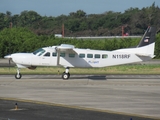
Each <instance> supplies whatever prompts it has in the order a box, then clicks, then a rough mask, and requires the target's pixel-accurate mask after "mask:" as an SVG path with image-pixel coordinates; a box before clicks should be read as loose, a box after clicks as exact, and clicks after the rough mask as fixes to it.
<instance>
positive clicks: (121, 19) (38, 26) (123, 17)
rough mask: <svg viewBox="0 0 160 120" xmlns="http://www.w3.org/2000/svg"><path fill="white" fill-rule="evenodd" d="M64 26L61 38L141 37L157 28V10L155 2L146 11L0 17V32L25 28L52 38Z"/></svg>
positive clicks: (159, 21)
mask: <svg viewBox="0 0 160 120" xmlns="http://www.w3.org/2000/svg"><path fill="white" fill-rule="evenodd" d="M62 24H64V26H65V27H64V31H65V36H70V37H75V36H115V35H116V36H117V35H121V34H122V30H121V28H122V26H124V33H128V34H129V35H139V34H143V33H144V30H145V29H146V28H147V27H148V26H156V27H157V28H158V29H159V28H160V8H159V7H158V6H155V2H154V3H153V4H152V5H151V6H150V7H144V8H142V9H139V8H132V7H131V8H129V9H127V10H125V12H124V13H121V12H113V11H107V12H104V13H102V14H89V15H87V14H86V12H84V11H83V10H78V11H76V12H71V13H69V15H60V16H58V17H54V16H41V15H40V14H38V13H37V12H35V11H22V12H21V13H20V14H16V15H12V13H11V12H10V11H7V12H6V13H0V30H3V29H4V28H9V27H27V28H29V29H30V30H32V31H33V32H34V33H35V34H37V35H54V34H61V33H62Z"/></svg>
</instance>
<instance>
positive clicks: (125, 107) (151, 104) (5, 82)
mask: <svg viewBox="0 0 160 120" xmlns="http://www.w3.org/2000/svg"><path fill="white" fill-rule="evenodd" d="M159 78H160V76H159V75H146V76H143V75H142V76H140V75H138V76H134V75H130V76H127V75H123V76H120V75H117V76H116V75H115V76H114V75H113V76H109V75H108V76H94V75H93V76H92V75H89V76H78V77H77V76H73V77H72V78H71V79H69V80H62V79H60V78H58V76H55V78H54V76H51V75H46V76H43V75H25V76H23V78H22V79H19V80H17V79H15V78H14V76H13V75H1V76H0V106H1V107H0V119H1V118H7V115H8V117H10V119H15V120H20V119H22V117H25V118H23V119H27V117H29V116H31V117H32V118H38V116H40V118H41V117H42V119H44V118H46V119H47V118H48V119H53V118H55V119H59V120H60V119H75V118H76V119H77V120H80V119H86V120H88V119H93V118H94V117H95V118H96V119H106V118H107V119H110V120H113V119H118V120H123V119H128V120H130V119H131V118H132V119H133V120H134V119H136V120H144V119H148V120H151V119H160V79H159ZM15 102H17V103H18V104H19V110H14V107H15V106H14V104H15ZM32 113H34V114H32ZM14 115H15V116H14ZM17 116H18V117H17ZM20 116H21V117H20ZM96 116H97V117H96ZM29 118H30V117H29ZM40 118H39V119H40ZM87 118H88V119H87Z"/></svg>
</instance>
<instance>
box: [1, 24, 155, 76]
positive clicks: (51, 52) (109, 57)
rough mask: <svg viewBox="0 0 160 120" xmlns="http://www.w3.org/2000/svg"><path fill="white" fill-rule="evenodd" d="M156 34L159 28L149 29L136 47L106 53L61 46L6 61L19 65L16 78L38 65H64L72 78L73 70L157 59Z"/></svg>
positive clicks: (10, 57)
mask: <svg viewBox="0 0 160 120" xmlns="http://www.w3.org/2000/svg"><path fill="white" fill-rule="evenodd" d="M155 35H156V28H155V27H148V28H147V30H146V32H145V33H144V35H143V37H142V39H141V41H140V42H139V44H138V45H137V47H135V48H126V49H118V50H114V51H102V50H91V49H79V48H75V47H74V46H73V45H68V44H61V45H60V46H52V47H44V48H40V49H38V50H36V51H34V52H33V53H14V54H11V55H7V56H5V57H4V58H6V59H10V60H12V61H13V62H14V63H15V64H16V65H17V73H16V75H15V78H16V79H20V78H21V77H22V75H21V73H20V68H29V69H35V68H36V67H37V66H64V67H65V71H64V73H63V74H62V78H63V79H68V78H69V77H70V73H69V68H71V67H82V68H83V67H106V66H115V65H121V64H128V63H134V62H141V61H147V60H150V59H152V58H153V57H154V56H155V55H154V48H155Z"/></svg>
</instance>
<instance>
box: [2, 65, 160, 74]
mask: <svg viewBox="0 0 160 120" xmlns="http://www.w3.org/2000/svg"><path fill="white" fill-rule="evenodd" d="M64 70H65V68H63V67H37V68H36V69H35V70H30V69H27V68H25V69H21V70H20V71H21V73H22V74H62V73H63V72H64ZM15 73H16V67H11V68H8V67H0V74H15ZM70 73H71V74H97V75H98V74H102V75H105V74H160V65H139V64H138V65H121V66H112V67H103V68H70Z"/></svg>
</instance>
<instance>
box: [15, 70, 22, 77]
mask: <svg viewBox="0 0 160 120" xmlns="http://www.w3.org/2000/svg"><path fill="white" fill-rule="evenodd" d="M21 77H22V74H21V73H20V70H19V69H18V68H17V73H16V74H15V78H16V79H21Z"/></svg>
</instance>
